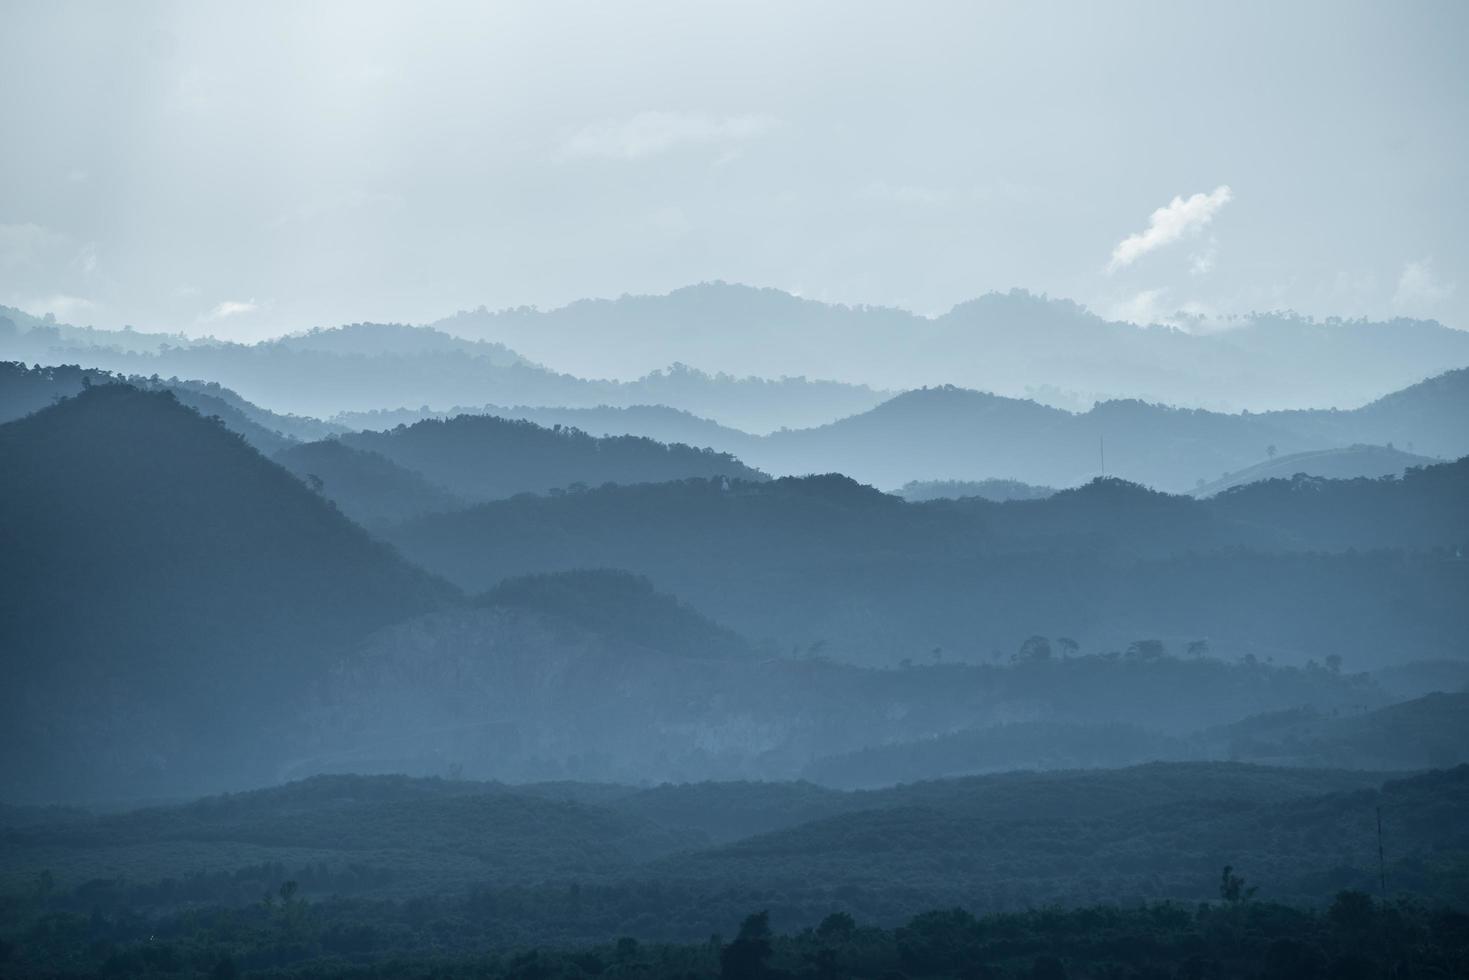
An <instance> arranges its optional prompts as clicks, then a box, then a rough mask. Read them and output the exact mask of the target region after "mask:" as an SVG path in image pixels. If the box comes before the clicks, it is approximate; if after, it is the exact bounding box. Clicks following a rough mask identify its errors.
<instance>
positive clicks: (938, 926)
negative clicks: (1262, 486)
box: [0, 867, 1469, 980]
mask: <svg viewBox="0 0 1469 980" xmlns="http://www.w3.org/2000/svg"><path fill="white" fill-rule="evenodd" d="M296 885H297V883H296V882H295V881H294V880H290V881H286V882H283V883H282V884H281V885H280V886H279V887H278V888H277V889H276V890H275V891H273V892H272V893H270V894H267V895H266V896H265V897H264V899H263V900H262V901H260V902H258V903H256V904H254V905H252V906H250V907H247V908H241V909H224V908H206V909H195V910H188V911H183V912H178V913H174V914H171V915H167V916H163V917H161V918H144V917H139V916H134V915H130V914H128V913H127V912H126V911H102V910H101V909H95V908H94V909H93V910H92V911H91V912H90V913H78V912H70V911H50V910H45V911H37V912H32V913H31V914H30V915H29V916H28V917H27V918H26V920H25V921H24V922H12V923H9V926H10V928H8V929H7V930H6V935H5V939H4V940H0V968H4V969H5V971H6V975H7V976H10V977H16V978H23V977H52V976H128V977H155V976H207V977H210V978H214V980H225V978H236V977H242V976H271V977H302V978H305V977H327V976H331V977H362V978H369V977H383V978H387V977H393V978H398V977H424V978H428V977H433V978H458V977H474V978H505V980H512V978H513V980H553V978H568V980H570V978H586V977H595V976H639V977H648V978H668V980H673V978H678V980H686V978H711V980H712V978H720V980H776V978H807V980H836V978H841V977H864V978H865V977H871V978H894V977H914V978H919V977H922V978H962V980H971V978H985V980H991V978H993V980H1002V978H1016V980H1021V978H1024V980H1067V978H1075V980H1082V978H1099V980H1100V978H1108V980H1111V978H1118V977H1123V978H1153V977H1159V978H1162V977H1198V978H1206V977H1207V978H1213V977H1221V978H1222V977H1245V976H1248V977H1261V978H1280V980H1287V978H1289V980H1313V978H1323V980H1324V978H1328V977H1330V978H1333V980H1354V978H1362V980H1367V978H1376V977H1384V976H1390V977H1403V978H1418V977H1422V978H1430V977H1431V978H1440V977H1453V976H1463V975H1464V970H1465V966H1466V963H1469V915H1466V914H1465V913H1464V912H1462V911H1459V910H1456V909H1453V908H1449V907H1443V906H1434V905H1422V904H1418V903H1414V902H1407V901H1383V900H1380V899H1377V898H1374V897H1372V896H1371V895H1369V894H1366V893H1364V892H1361V891H1354V890H1344V891H1341V892H1339V893H1338V894H1337V895H1336V896H1335V898H1334V899H1333V900H1332V901H1331V902H1330V903H1329V905H1327V906H1326V907H1324V908H1302V907H1296V906H1290V905H1282V904H1275V903H1272V902H1267V901H1260V900H1255V899H1254V898H1252V897H1251V896H1252V891H1253V889H1252V888H1250V887H1249V886H1248V885H1247V884H1246V883H1245V881H1244V879H1243V878H1242V877H1241V876H1240V875H1238V874H1237V873H1235V871H1234V869H1233V868H1231V867H1225V868H1224V869H1223V870H1222V872H1220V873H1219V878H1218V891H1219V896H1220V897H1219V898H1218V899H1217V900H1215V901H1211V902H1205V903H1200V904H1198V905H1180V904H1174V903H1166V902H1165V903H1150V904H1142V905H1134V906H1121V905H1095V906H1088V907H1078V908H1059V907H1058V908H1044V909H1033V910H1025V911H1017V912H1011V913H999V914H992V915H986V916H980V917H976V916H974V915H972V914H970V913H969V912H967V911H965V910H964V909H962V908H946V909H935V910H933V911H929V912H924V913H922V914H919V915H916V916H913V917H912V918H910V919H908V920H907V921H906V922H903V923H902V924H900V925H894V926H889V927H884V926H881V925H872V924H869V923H866V922H863V921H860V920H858V919H857V918H855V917H853V916H852V915H850V914H848V913H846V912H843V911H834V912H832V913H830V914H828V915H826V916H825V917H824V918H822V919H821V920H820V921H819V922H817V923H814V924H813V925H810V926H807V927H805V928H801V929H798V930H793V931H790V932H788V933H786V934H783V935H782V934H777V933H776V931H775V930H774V929H773V928H772V925H771V921H770V920H771V915H770V913H769V912H768V911H760V912H756V913H754V914H749V915H744V916H743V917H742V916H741V915H740V914H739V913H736V914H734V915H731V916H730V917H729V918H727V919H726V922H727V923H728V925H727V926H726V928H727V929H728V930H729V931H728V933H726V935H727V936H728V938H727V939H726V938H725V937H724V936H721V935H720V934H719V933H718V932H716V933H715V934H713V935H711V936H710V937H709V938H708V939H707V940H704V941H702V942H692V943H688V942H686V943H667V942H658V941H647V940H644V939H639V938H638V937H637V936H634V935H623V936H621V937H620V938H616V939H613V938H611V937H610V936H609V937H608V938H607V939H605V940H603V941H601V942H597V943H591V944H576V945H565V946H559V945H558V946H549V947H547V946H543V945H524V944H520V943H516V942H515V941H514V939H512V938H507V936H506V929H505V926H504V923H505V921H506V914H505V913H506V909H505V908H504V907H503V906H501V905H499V904H493V905H487V904H486V903H485V901H484V900H483V899H482V898H480V897H478V896H470V897H469V898H467V899H453V900H444V899H438V900H435V899H424V900H415V901H408V902H362V901H351V900H342V899H336V900H332V901H328V902H308V901H306V900H304V899H302V898H300V897H299V895H298V892H297V888H296ZM599 897H600V896H597V895H589V894H586V893H583V892H579V891H574V890H573V891H566V892H563V894H562V895H561V899H562V902H563V906H564V908H565V909H566V911H567V913H568V915H570V916H573V917H575V916H579V915H582V914H584V909H585V906H586V905H587V904H589V903H590V904H596V903H597V902H598V900H599ZM740 897H741V898H744V899H746V900H750V899H752V898H754V896H740ZM757 907H758V905H757ZM511 916H513V911H512V912H511ZM737 923H738V924H737ZM736 924H737V925H736Z"/></svg>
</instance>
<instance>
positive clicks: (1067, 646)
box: [1056, 636, 1081, 657]
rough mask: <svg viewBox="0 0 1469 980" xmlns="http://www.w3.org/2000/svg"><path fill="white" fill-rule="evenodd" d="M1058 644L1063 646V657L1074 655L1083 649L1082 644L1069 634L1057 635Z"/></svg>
mask: <svg viewBox="0 0 1469 980" xmlns="http://www.w3.org/2000/svg"><path fill="white" fill-rule="evenodd" d="M1056 646H1058V647H1060V648H1061V656H1063V657H1074V656H1076V654H1077V651H1079V650H1080V649H1081V644H1080V643H1077V642H1076V641H1075V640H1073V639H1072V638H1071V637H1069V636H1058V637H1056Z"/></svg>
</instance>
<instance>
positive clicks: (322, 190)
mask: <svg viewBox="0 0 1469 980" xmlns="http://www.w3.org/2000/svg"><path fill="white" fill-rule="evenodd" d="M1466 37H1469V4H1465V3H1460V2H1453V0H1446V2H1441V3H1430V2H1400V3H1399V2H1394V3H1388V2H1381V3H1357V2H1351V0H1331V2H1297V3H1291V4H1279V3H1252V2H1241V3H1231V4H1221V3H1188V2H1176V3H1161V2H1154V3H1126V2H1119V3H1109V4H1095V3H1047V2H1032V3H1013V4H989V3H977V2H964V3H942V2H926V3H896V2H894V3H883V4H878V3H863V2H831V3H823V2H804V3H789V2H769V3H767V2H762V0H741V2H738V3H698V4H690V3H686V2H670V3H557V2H547V0H537V2H534V3H500V4H485V3H446V2H416V3H411V4H410V3H383V2H378V0H352V2H340V3H332V2H316V3H271V2H251V3H241V2H236V3H212V2H184V3H156V2H152V3H150V2H141V0H140V2H134V3H127V4H116V3H110V2H99V3H70V2H64V0H63V2H58V0H48V2H43V3H31V2H26V0H7V2H6V3H5V4H4V5H3V6H0V92H3V93H4V96H3V98H0V131H3V132H4V134H5V137H6V142H7V150H6V152H5V153H4V154H0V303H4V304H7V305H12V306H18V307H21V308H22V309H26V310H28V311H30V312H33V313H45V312H50V313H53V314H54V315H55V316H57V317H58V318H59V319H63V320H67V321H70V322H74V323H80V324H87V323H90V324H95V325H97V326H106V327H117V326H122V325H124V324H129V325H133V326H135V327H137V328H138V329H149V330H168V331H181V332H185V333H188V334H191V335H205V334H211V335H214V336H218V337H223V338H231V339H246V340H248V339H255V338H258V337H263V336H269V335H274V334H279V333H282V332H286V331H289V330H300V329H305V328H309V327H312V326H328V325H335V324H339V323H347V322H355V321H362V320H373V321H403V322H427V321H431V320H433V319H436V318H438V317H441V316H445V315H447V314H450V313H452V312H454V311H455V310H458V309H468V308H473V307H477V306H480V305H486V306H489V307H490V308H500V307H507V306H519V305H523V304H528V305H538V306H541V307H551V306H558V305H561V304H564V303H567V302H570V301H572V300H575V299H578V298H581V297H588V296H617V295H620V294H623V293H660V292H666V291H668V290H670V289H673V288H677V287H679V286H682V285H687V284H689V283H693V282H700V281H706V280H714V279H722V280H726V281H731V282H743V283H749V284H752V285H759V286H775V287H778V288H782V289H786V290H789V291H791V292H795V293H798V294H800V295H802V296H806V297H810V298H812V299H819V300H824V301H830V302H842V303H854V304H855V303H864V304H879V305H892V306H900V307H903V308H906V309H911V310H915V311H917V312H920V313H941V312H943V311H944V310H946V309H948V308H949V307H951V306H952V305H954V304H955V303H958V302H962V301H964V300H966V299H970V298H973V297H975V296H978V295H981V294H983V293H986V292H989V291H993V290H1001V291H1003V290H1008V289H1010V288H1012V287H1021V288H1026V289H1029V290H1032V291H1034V292H1038V293H1047V294H1050V295H1053V296H1063V297H1066V298H1070V299H1074V300H1076V301H1078V302H1081V303H1084V304H1086V305H1087V306H1089V307H1090V308H1091V309H1093V310H1095V311H1097V312H1099V313H1102V314H1103V315H1108V316H1114V317H1118V318H1126V319H1134V320H1137V321H1140V322H1141V321H1149V320H1159V321H1168V320H1170V319H1172V318H1174V316H1175V315H1176V313H1177V312H1178V311H1184V312H1186V313H1189V314H1191V315H1193V316H1194V317H1197V318H1202V319H1201V320H1199V321H1198V322H1200V323H1202V324H1206V325H1207V324H1209V323H1213V322H1215V321H1216V320H1217V319H1219V318H1222V317H1225V316H1228V315H1230V314H1246V313H1248V312H1251V311H1261V310H1282V309H1293V310H1297V311H1299V312H1302V313H1307V314H1312V315H1316V316H1346V317H1356V316H1368V317H1372V318H1388V317H1395V316H1412V317H1423V318H1437V319H1440V320H1442V321H1443V322H1445V323H1448V324H1449V325H1451V326H1456V327H1461V328H1466V329H1469V271H1466V263H1469V240H1466V236H1465V232H1464V223H1465V218H1466V216H1469V190H1466V185H1465V180H1464V175H1465V174H1466V173H1469V124H1466V120H1469V110H1466V108H1465V106H1466V105H1469V58H1465V57H1463V51H1462V45H1463V41H1464V39H1465V38H1466Z"/></svg>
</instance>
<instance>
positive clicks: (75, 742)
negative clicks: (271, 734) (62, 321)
mask: <svg viewBox="0 0 1469 980" xmlns="http://www.w3.org/2000/svg"><path fill="white" fill-rule="evenodd" d="M0 501H3V502H4V508H3V512H0V513H3V518H0V519H3V524H0V581H4V582H5V583H6V586H5V588H4V589H3V590H0V650H3V651H4V653H3V656H4V664H5V670H6V673H7V675H8V682H7V683H6V684H5V685H3V690H4V693H3V694H0V698H3V701H4V709H3V711H0V718H3V721H0V726H3V729H4V736H3V737H0V744H3V749H0V772H3V774H4V778H5V781H6V783H7V785H9V786H11V787H12V788H13V790H16V791H20V790H26V791H30V790H34V789H35V788H36V787H37V786H39V785H44V786H46V787H47V788H48V789H49V790H50V791H51V792H52V793H53V794H54V795H57V796H63V795H65V794H66V792H67V788H68V787H69V786H72V785H76V784H82V783H90V784H91V785H92V786H93V788H94V789H95V788H96V787H97V786H98V785H99V783H108V784H109V785H108V786H107V788H108V789H110V790H111V791H113V792H116V793H118V794H120V795H136V794H139V793H144V792H148V791H150V787H155V788H156V787H159V786H161V785H167V784H168V783H169V782H170V781H172V780H175V779H179V778H181V777H182V776H183V775H184V774H185V773H186V772H187V771H188V770H189V769H190V767H191V766H194V765H203V764H204V759H205V758H206V757H207V758H209V763H208V764H209V766H210V767H211V768H216V769H222V768H224V767H225V766H226V765H227V764H238V763H240V762H241V757H242V756H243V757H246V758H248V757H250V756H252V755H254V754H255V753H256V752H258V751H260V745H259V740H252V739H248V738H242V737H241V736H240V733H241V730H242V729H241V728H240V726H242V725H244V726H261V725H265V726H266V727H267V728H268V727H269V720H270V719H271V718H274V717H276V716H277V710H276V709H277V708H280V707H281V706H282V705H284V704H286V703H289V702H291V701H292V700H293V699H294V698H295V697H296V696H297V694H298V693H299V691H300V687H299V685H300V683H301V680H302V678H304V677H305V676H307V675H309V673H310V672H311V671H312V670H314V669H318V668H319V667H320V666H321V665H322V664H323V663H325V662H326V661H327V660H328V658H330V657H331V656H333V655H334V653H335V652H336V651H339V650H341V649H342V648H344V647H345V645H346V644H348V643H350V642H351V641H352V640H353V639H354V638H356V637H360V636H362V635H363V634H364V633H366V632H368V631H369V630H372V629H374V628H376V627H378V626H382V625H385V624H387V623H391V622H394V621H396V620H399V619H402V618H404V617H406V616H410V615H413V614H415V613H421V612H424V611H427V610H429V609H432V608H435V607H436V606H438V605H440V604H441V603H443V602H444V601H446V600H447V599H449V598H450V596H451V594H452V590H451V589H450V587H448V586H446V585H444V584H443V583H441V582H439V581H437V580H435V579H433V578H432V577H430V576H429V575H427V574H425V573H423V572H422V571H420V570H418V569H417V568H414V567H413V566H411V565H409V564H407V563H406V562H404V561H403V560H402V559H401V558H400V557H399V556H398V555H397V554H396V553H394V552H393V551H392V549H390V548H389V547H387V546H385V545H383V544H381V543H379V542H377V541H375V540H373V539H372V538H371V537H369V536H368V535H367V533H366V532H364V531H363V530H362V529H361V528H359V527H357V526H356V525H354V524H353V523H351V522H350V521H349V520H347V519H346V518H345V517H343V516H342V515H341V514H340V513H339V512H338V511H337V510H336V509H335V508H334V507H333V506H332V505H331V504H330V503H328V502H327V501H325V500H323V499H321V498H320V497H319V496H317V495H316V494H314V493H312V492H311V491H310V490H309V489H308V488H307V487H306V486H305V485H304V484H303V483H302V482H301V481H299V480H298V479H296V478H295V477H293V476H291V475H290V474H289V473H287V472H286V471H284V470H282V469H281V468H280V467H278V466H276V465H275V464H274V463H271V462H270V461H269V460H267V459H265V458H264V457H262V456H261V455H260V454H259V453H257V452H256V451H255V450H254V449H252V448H250V447H249V446H248V445H246V444H245V442H244V441H243V440H242V439H241V438H240V437H239V436H237V435H235V434H233V433H231V432H229V431H227V430H226V429H225V428H224V427H223V426H222V425H221V424H220V423H218V422H216V421H213V420H210V419H206V418H203V417H201V416H200V415H199V414H197V413H196V412H194V411H193V410H191V409H189V408H186V407H184V406H183V405H180V404H179V403H178V401H177V400H176V399H175V398H174V397H173V396H172V395H171V394H169V393H166V392H144V391H140V390H138V389H135V388H131V387H127V386H123V385H97V386H93V387H91V388H89V389H87V390H85V391H83V392H82V393H81V394H79V395H78V396H76V397H75V398H70V399H67V400H64V401H62V402H60V403H58V404H56V405H54V406H52V407H49V408H46V409H43V410H42V411H40V412H37V413H36V414H34V415H30V416H28V417H26V418H23V419H20V420H18V421H15V422H11V423H9V424H7V425H4V426H0ZM186 732H187V733H188V734H187V737H185V733H186ZM216 739H220V740H222V741H219V742H216V741H215V740H216ZM211 748H212V749H213V750H216V751H217V754H214V755H212V756H211V755H210V754H209V750H210V749H211ZM196 775H197V774H196Z"/></svg>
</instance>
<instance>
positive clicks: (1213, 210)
mask: <svg viewBox="0 0 1469 980" xmlns="http://www.w3.org/2000/svg"><path fill="white" fill-rule="evenodd" d="M1233 197H1234V194H1233V192H1232V191H1230V189H1229V186H1228V185H1226V184H1221V185H1219V186H1218V187H1216V188H1214V190H1212V191H1210V192H1209V193H1208V194H1203V193H1199V194H1195V195H1193V196H1192V197H1189V198H1183V197H1175V198H1174V199H1173V200H1172V201H1169V202H1168V204H1167V205H1166V206H1164V207H1161V208H1159V209H1158V210H1156V211H1154V212H1153V214H1152V216H1151V217H1150V218H1149V219H1148V227H1147V228H1146V229H1144V230H1143V231H1139V232H1136V233H1135V234H1132V235H1128V236H1127V237H1126V238H1124V239H1123V240H1122V241H1120V242H1118V243H1117V247H1116V248H1114V249H1112V260H1111V261H1110V262H1108V263H1107V272H1108V273H1109V274H1110V273H1113V272H1116V271H1117V270H1118V269H1121V268H1123V267H1125V266H1129V265H1132V263H1134V262H1136V261H1137V260H1138V259H1140V258H1141V257H1142V256H1144V255H1146V254H1148V253H1149V252H1151V251H1153V250H1155V249H1159V248H1162V247H1163V246H1165V245H1171V244H1173V243H1174V242H1176V241H1178V240H1179V239H1181V238H1183V237H1184V236H1185V235H1188V234H1197V233H1198V231H1199V229H1201V228H1203V227H1204V226H1205V225H1207V224H1209V222H1211V221H1213V220H1214V216H1215V215H1216V214H1218V213H1219V209H1220V208H1222V207H1224V205H1226V204H1228V203H1229V202H1230V200H1231V199H1232V198H1233Z"/></svg>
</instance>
